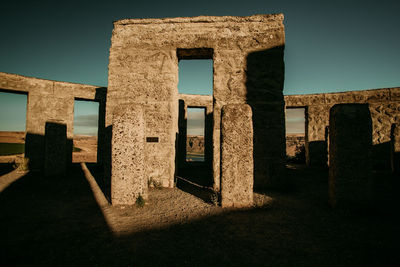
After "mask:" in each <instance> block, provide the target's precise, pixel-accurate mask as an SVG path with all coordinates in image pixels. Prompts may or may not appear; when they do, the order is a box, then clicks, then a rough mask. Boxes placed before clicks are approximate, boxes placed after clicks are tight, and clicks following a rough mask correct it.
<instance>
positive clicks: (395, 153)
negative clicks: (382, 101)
mask: <svg viewBox="0 0 400 267" xmlns="http://www.w3.org/2000/svg"><path fill="white" fill-rule="evenodd" d="M390 143H391V157H390V158H391V166H392V172H393V173H397V174H400V125H398V124H395V123H394V124H392V128H391V131H390Z"/></svg>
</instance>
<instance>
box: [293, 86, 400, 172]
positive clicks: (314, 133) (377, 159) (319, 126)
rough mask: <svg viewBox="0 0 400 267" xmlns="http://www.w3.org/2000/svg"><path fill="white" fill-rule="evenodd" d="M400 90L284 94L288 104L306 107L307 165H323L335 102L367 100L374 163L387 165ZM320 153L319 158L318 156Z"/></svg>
mask: <svg viewBox="0 0 400 267" xmlns="http://www.w3.org/2000/svg"><path fill="white" fill-rule="evenodd" d="M399 92H400V89H399V88H388V89H375V90H363V91H352V92H343V93H327V94H315V95H289V96H285V103H286V106H287V107H306V109H307V116H306V135H307V136H306V159H307V163H308V164H309V165H314V166H318V165H319V166H321V165H325V162H326V161H325V157H324V156H323V155H322V154H325V150H326V140H325V138H324V129H325V127H326V126H328V124H329V110H330V108H331V107H332V106H333V105H334V104H341V103H369V109H370V112H371V117H372V127H373V130H372V138H373V139H372V141H373V145H374V153H373V155H372V157H373V165H374V166H377V167H379V166H383V167H384V168H386V167H387V168H389V167H388V166H389V165H390V164H389V154H390V152H389V150H390V149H389V147H390V146H389V142H390V127H391V125H392V124H393V123H400V98H399V95H400V93H399ZM321 156H322V157H321Z"/></svg>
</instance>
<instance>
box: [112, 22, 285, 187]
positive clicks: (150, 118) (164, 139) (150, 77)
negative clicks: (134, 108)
mask: <svg viewBox="0 0 400 267" xmlns="http://www.w3.org/2000/svg"><path fill="white" fill-rule="evenodd" d="M284 43H285V36H284V26H283V15H282V14H277V15H255V16H250V17H229V16H226V17H208V16H201V17H194V18H168V19H128V20H121V21H116V22H115V23H114V30H113V35H112V45H111V49H110V60H109V75H108V85H109V88H108V94H107V109H106V111H107V114H106V127H109V126H111V124H112V114H113V109H114V108H115V107H116V106H118V105H120V104H124V103H140V104H144V105H146V107H145V109H146V112H145V120H146V136H147V135H148V134H149V135H151V136H159V137H160V140H161V142H160V143H159V144H153V145H152V146H151V147H149V146H148V145H147V144H146V147H145V155H146V176H151V177H152V179H153V180H156V181H157V182H161V183H162V184H163V185H164V186H173V180H174V173H175V170H174V169H175V162H174V160H175V146H176V143H175V139H176V134H177V132H178V92H177V84H178V59H194V58H208V59H213V63H214V70H213V73H214V79H213V102H214V104H213V105H214V107H213V121H214V124H213V135H212V138H213V176H214V185H215V188H216V189H218V185H219V184H220V123H221V108H222V106H224V105H226V104H230V103H241V104H244V103H248V104H250V105H251V106H252V108H253V115H254V118H253V121H254V122H255V123H256V124H255V126H254V127H255V129H257V131H255V139H256V140H257V141H255V143H256V144H257V146H255V150H254V151H255V152H254V157H255V160H256V162H257V164H256V165H257V168H256V169H257V171H256V172H257V174H258V176H257V177H258V178H257V181H258V183H259V184H260V185H265V184H267V181H268V179H270V178H271V177H275V176H277V175H278V174H279V173H280V170H281V169H282V168H283V166H284V165H283V164H284V156H285V144H284V138H285V136H284V131H285V130H284V116H283V114H284V112H283V106H284V103H283V94H282V90H283V76H284V65H283V47H284ZM147 105H150V106H154V108H152V109H151V111H150V110H149V111H147V109H148V108H147ZM265 118H267V119H265ZM276 144H278V145H276Z"/></svg>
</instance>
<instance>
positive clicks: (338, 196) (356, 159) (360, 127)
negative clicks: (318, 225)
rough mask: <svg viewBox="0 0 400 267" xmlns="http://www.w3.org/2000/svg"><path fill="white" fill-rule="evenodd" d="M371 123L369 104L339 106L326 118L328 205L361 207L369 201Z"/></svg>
mask: <svg viewBox="0 0 400 267" xmlns="http://www.w3.org/2000/svg"><path fill="white" fill-rule="evenodd" d="M371 147H372V122H371V115H370V111H369V109H368V104H338V105H334V106H333V107H332V108H331V111H330V116H329V148H330V150H329V202H330V204H331V206H332V207H337V206H340V207H354V206H355V207H360V206H363V205H365V204H366V203H367V202H368V201H369V200H370V194H371V187H370V186H371V181H370V178H371V163H370V154H371Z"/></svg>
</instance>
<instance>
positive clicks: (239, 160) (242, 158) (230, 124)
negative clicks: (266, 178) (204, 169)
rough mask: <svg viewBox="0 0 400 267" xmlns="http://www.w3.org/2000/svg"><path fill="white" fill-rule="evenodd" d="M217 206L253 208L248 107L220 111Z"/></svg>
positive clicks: (230, 107) (252, 176)
mask: <svg viewBox="0 0 400 267" xmlns="http://www.w3.org/2000/svg"><path fill="white" fill-rule="evenodd" d="M221 121H222V125H221V201H222V202H221V204H222V206H223V207H246V206H251V205H252V204H253V179H254V175H253V172H254V166H253V123H252V112H251V108H250V106H249V105H246V104H229V105H225V106H224V107H223V108H222V120H221Z"/></svg>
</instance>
